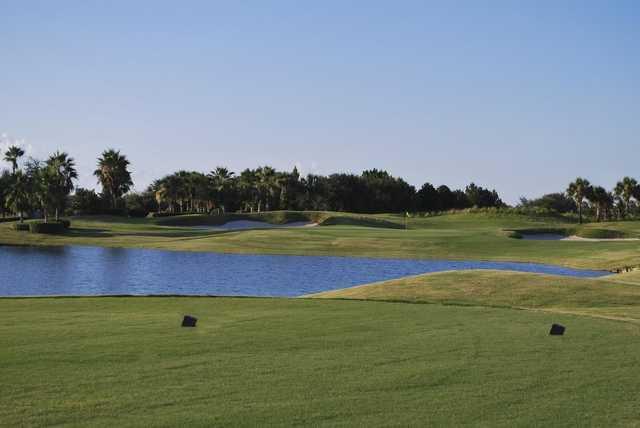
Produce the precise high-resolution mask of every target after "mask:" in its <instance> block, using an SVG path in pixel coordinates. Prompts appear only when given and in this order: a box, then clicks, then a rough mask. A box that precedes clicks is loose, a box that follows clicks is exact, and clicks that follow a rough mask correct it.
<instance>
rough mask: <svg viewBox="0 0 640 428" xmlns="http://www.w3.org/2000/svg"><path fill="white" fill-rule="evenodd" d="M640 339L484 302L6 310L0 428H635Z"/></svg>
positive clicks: (80, 303) (611, 327) (133, 302)
mask: <svg viewBox="0 0 640 428" xmlns="http://www.w3.org/2000/svg"><path fill="white" fill-rule="evenodd" d="M185 313H190V314H193V315H196V316H198V317H199V319H200V321H199V323H198V327H196V328H195V329H185V328H180V327H179V323H180V320H181V317H182V315H183V314H185ZM552 322H560V323H562V324H564V325H566V326H567V334H566V335H565V336H563V337H550V336H548V330H549V326H550V324H551V323H552ZM639 332H640V330H638V326H637V325H636V324H634V323H628V322H617V321H610V320H605V319H595V318H590V317H580V316H572V315H563V314H554V313H545V312H533V311H522V310H513V309H505V308H491V307H481V306H466V307H465V306H456V305H448V306H447V305H439V304H406V303H385V302H362V301H336V300H322V299H250V298H242V299H238V298H168V297H167V298H57V299H52V298H47V299H0V337H1V338H2V346H1V347H0V371H1V374H2V382H0V424H1V425H3V426H24V425H28V426H29V425H31V426H33V425H63V426H81V425H83V426H87V425H90V426H214V425H215V426H220V425H243V426H257V425H287V426H290V425H331V426H335V425H341V426H394V425H395V426H407V425H412V426H425V425H431V426H433V425H446V426H451V425H462V424H469V425H480V426H514V425H516V426H532V425H538V426H585V425H591V426H612V425H637V424H638V423H640V410H639V409H638V407H637V405H636V401H637V396H638V394H639V393H640V371H638V370H637V367H638V364H639V363H640V340H638V339H639V337H638V336H639V334H638V333H639Z"/></svg>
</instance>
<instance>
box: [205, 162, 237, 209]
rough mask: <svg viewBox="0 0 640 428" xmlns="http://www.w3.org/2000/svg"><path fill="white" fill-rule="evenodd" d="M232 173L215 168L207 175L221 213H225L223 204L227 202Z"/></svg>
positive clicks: (225, 169) (224, 169)
mask: <svg viewBox="0 0 640 428" xmlns="http://www.w3.org/2000/svg"><path fill="white" fill-rule="evenodd" d="M233 176H234V173H233V172H231V171H229V170H228V169H227V168H224V167H221V166H219V167H216V169H214V170H213V171H211V172H210V173H209V176H208V177H209V180H210V181H211V184H212V186H213V189H214V190H215V192H216V195H217V197H218V204H219V205H220V207H221V208H222V212H223V213H224V212H225V204H226V202H227V200H226V199H227V194H228V191H229V188H230V187H231V184H232V180H233Z"/></svg>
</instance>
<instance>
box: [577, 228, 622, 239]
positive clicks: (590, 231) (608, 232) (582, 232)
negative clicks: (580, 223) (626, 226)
mask: <svg viewBox="0 0 640 428" xmlns="http://www.w3.org/2000/svg"><path fill="white" fill-rule="evenodd" d="M575 235H576V236H579V237H581V238H590V239H626V238H631V237H632V236H631V235H630V234H629V233H627V232H625V231H623V230H615V229H599V228H581V229H578V230H577V231H576V232H575Z"/></svg>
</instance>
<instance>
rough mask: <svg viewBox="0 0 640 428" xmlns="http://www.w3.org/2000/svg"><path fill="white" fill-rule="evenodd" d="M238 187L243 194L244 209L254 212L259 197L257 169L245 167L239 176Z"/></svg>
mask: <svg viewBox="0 0 640 428" xmlns="http://www.w3.org/2000/svg"><path fill="white" fill-rule="evenodd" d="M238 188H239V190H240V192H241V195H242V203H243V204H244V208H243V209H244V211H250V212H253V209H254V206H255V205H256V203H257V200H258V199H259V197H260V196H259V194H258V176H257V173H256V171H255V170H252V169H248V168H247V169H245V170H244V171H242V172H241V173H240V177H238Z"/></svg>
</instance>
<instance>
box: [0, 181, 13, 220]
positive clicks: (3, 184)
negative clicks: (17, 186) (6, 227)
mask: <svg viewBox="0 0 640 428" xmlns="http://www.w3.org/2000/svg"><path fill="white" fill-rule="evenodd" d="M11 181H12V177H11V174H10V173H9V171H7V170H6V169H3V170H2V172H0V211H1V212H2V217H5V216H6V215H7V211H6V208H7V196H8V194H9V189H10V188H11Z"/></svg>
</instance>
